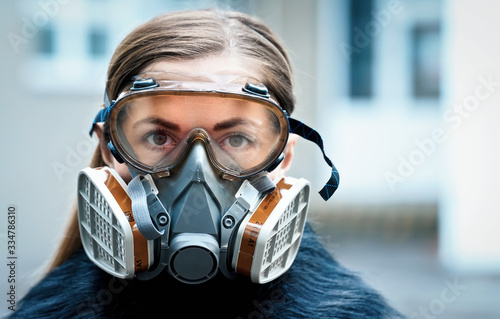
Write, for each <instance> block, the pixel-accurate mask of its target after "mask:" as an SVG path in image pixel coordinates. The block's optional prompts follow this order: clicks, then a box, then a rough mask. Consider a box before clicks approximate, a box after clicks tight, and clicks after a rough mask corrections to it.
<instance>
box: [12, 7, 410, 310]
mask: <svg viewBox="0 0 500 319" xmlns="http://www.w3.org/2000/svg"><path fill="white" fill-rule="evenodd" d="M165 71H168V74H181V75H183V77H184V78H183V79H182V81H185V74H191V75H192V74H204V75H207V74H208V75H214V76H215V77H216V78H217V79H219V78H220V77H222V78H224V77H225V76H228V75H232V74H237V75H243V76H245V77H246V79H256V81H258V82H260V83H261V84H262V85H261V86H259V85H258V86H257V89H255V87H251V88H250V91H251V92H250V93H249V94H250V95H252V94H254V95H255V94H256V92H257V91H256V90H259V89H260V88H267V90H268V92H269V93H270V95H271V96H272V98H273V99H274V100H275V101H276V105H279V106H281V108H282V109H284V111H286V112H287V113H288V114H291V113H292V111H293V108H294V96H293V93H292V92H293V86H292V73H291V68H290V65H289V60H288V57H287V54H286V52H285V50H284V49H283V46H282V45H281V44H280V42H279V40H278V39H277V38H276V36H275V35H274V34H273V33H272V31H271V30H269V28H268V27H267V26H265V25H264V24H263V23H262V22H260V21H259V20H257V19H254V18H251V17H249V16H247V15H244V14H241V13H237V12H223V11H218V10H202V11H187V12H177V13H169V14H165V15H161V16H159V17H157V18H155V19H152V20H151V21H149V22H147V23H145V24H143V25H141V26H139V27H138V28H136V29H135V30H134V31H133V32H132V33H131V34H129V35H128V36H127V37H126V38H125V39H124V40H123V41H122V43H121V44H120V45H119V46H118V48H117V50H116V52H115V54H114V55H113V57H112V60H111V63H110V66H109V70H108V80H107V83H106V95H107V97H110V99H118V100H119V101H120V98H119V95H120V92H123V91H124V88H125V87H127V85H128V88H129V89H130V90H133V89H134V86H135V85H136V82H134V84H133V85H132V86H130V79H131V78H134V76H137V75H138V74H157V73H161V72H165ZM162 74H163V73H162ZM134 79H136V78H134ZM144 79H145V80H146V81H148V80H149V78H139V80H144ZM170 80H172V79H170ZM182 81H181V82H182ZM203 81H205V82H210V81H211V80H206V79H204V80H203ZM188 82H189V81H187V82H186V83H188ZM215 82H217V83H218V82H219V80H216V81H215ZM182 83H185V82H182ZM189 83H191V82H189ZM248 83H250V82H247V84H248ZM139 84H140V85H143V84H144V83H142V82H141V83H139ZM139 84H138V85H139ZM153 84H155V85H157V83H156V82H153ZM160 87H161V85H160ZM130 90H129V93H130V95H127V94H125V96H132V95H131V94H133V93H134V92H131V91H130ZM207 92H208V91H207ZM261 93H262V92H260V93H257V95H259V94H260V95H266V94H267V91H266V92H263V93H266V94H261ZM207 94H209V93H207ZM210 94H211V93H210ZM245 94H246V93H245ZM247 95H248V94H247ZM250 95H248V96H246V97H245V98H249V99H254V100H255V101H256V100H258V99H259V100H266V99H269V97H259V98H258V99H257V98H253V97H251V96H250ZM120 96H123V94H122V95H120ZM218 96H219V95H218ZM220 96H222V95H220ZM169 98H171V99H173V97H171V96H170V97H169ZM151 99H152V98H151ZM148 101H149V102H151V101H150V100H147V101H146V102H144V103H142V105H145V104H147V103H149V102H148ZM204 101H206V100H204ZM219 101H220V100H217V103H215V102H214V105H219V104H218V103H219ZM224 101H226V100H224ZM266 101H267V100H266ZM117 103H118V102H117ZM266 103H267V102H266ZM107 104H111V106H113V105H114V102H111V103H107ZM191 104H192V103H191ZM191 104H189V105H191ZM233 104H234V103H233ZM268 104H269V103H268ZM120 105H123V106H121V107H122V109H124V110H125V109H126V110H127V112H125V113H126V116H123V118H124V120H123V122H122V123H121V124H120V125H122V126H123V127H127V125H128V126H129V127H135V126H137V125H139V126H140V124H141V123H145V122H147V123H148V125H149V124H150V122H154V123H156V122H158V120H157V119H155V120H154V121H152V120H149V117H148V118H142V119H141V120H138V121H137V122H136V123H127V120H128V119H130V118H133V112H134V108H133V107H129V105H133V102H130V103H128V104H127V103H125V102H124V103H122V104H120ZM231 105H232V104H231ZM187 106H188V104H186V105H183V108H179V109H178V111H179V112H183V111H184V110H185V107H187ZM108 107H109V106H108ZM231 107H234V106H231ZM270 107H272V106H270ZM152 108H153V109H154V107H152ZM221 110H224V109H221ZM234 110H236V108H234ZM280 112H281V111H280ZM115 113H116V112H115ZM283 113H284V112H283ZM141 114H143V115H144V113H141ZM196 114H198V113H196ZM191 115H192V114H191ZM204 115H206V116H205V119H203V120H207V119H208V118H210V115H209V114H204ZM107 116H108V115H105V114H104V115H103V113H101V114H100V115H98V117H100V118H101V119H102V118H107ZM252 116H254V115H252ZM119 117H120V116H119V115H117V116H115V118H119ZM254 117H255V116H254ZM268 117H269V116H267V117H266V116H264V117H263V118H268ZM168 119H169V118H167V119H166V120H168ZM115 120H116V121H119V120H117V119H115ZM166 120H165V119H163V122H162V125H163V127H165V126H168V125H166V124H164V122H165V121H166ZM200 120H202V119H200ZM148 121H149V122H148ZM172 121H173V120H172ZM189 121H192V116H189ZM99 122H101V121H99V120H97V121H96V123H95V125H94V126H93V131H95V132H96V133H97V135H98V136H99V139H100V145H99V147H98V149H97V150H96V153H95V154H94V157H93V159H92V163H91V164H90V166H91V167H100V166H108V167H110V168H113V169H114V170H115V171H116V172H117V173H118V175H119V177H120V178H122V179H123V180H124V181H125V182H126V183H128V184H129V187H130V188H132V186H131V185H132V184H133V183H132V182H133V181H134V180H135V179H136V178H135V177H136V176H134V175H135V173H134V172H135V170H134V168H132V169H131V168H130V165H129V166H127V165H125V164H124V163H120V162H123V158H122V157H125V161H126V162H128V163H130V162H131V161H132V162H134V161H135V162H134V163H136V164H134V165H135V167H136V168H137V167H139V168H141V169H143V170H144V167H145V166H148V165H149V166H148V167H153V166H155V167H156V166H158V163H157V162H155V163H154V165H153V164H151V163H149V162H148V161H150V159H149V158H146V159H145V158H144V157H140V155H137V153H141V154H151V153H147V152H146V153H144V152H141V151H138V150H139V149H140V148H136V146H134V137H129V136H128V134H129V133H128V131H127V130H126V129H125V128H122V126H120V127H118V128H114V126H113V124H111V125H110V124H109V123H111V120H110V122H109V123H108V122H106V124H102V123H99ZM226 122H227V121H226ZM233 122H234V121H233ZM240 122H244V121H241V120H239V122H238V123H240ZM275 122H279V120H276V121H275ZM138 123H139V124H138ZM176 123H177V122H175V121H174V126H175V125H176ZM273 123H274V122H273ZM240 124H241V123H240ZM155 125H156V124H155ZM196 125H197V126H199V124H196ZM234 125H236V124H234V123H232V124H228V123H225V124H224V125H219V126H217V125H216V126H217V128H218V129H221V127H227V126H234ZM279 125H284V126H286V125H288V124H283V123H282V124H279ZM110 126H111V128H110ZM271 126H272V124H267V125H264V126H263V127H262V128H261V129H259V130H257V129H253V131H257V132H261V131H265V130H266V128H267V129H269V127H271ZM299 126H300V124H299ZM204 129H205V127H204V128H203V129H202V131H203V132H202V133H200V131H198V130H197V131H196V132H192V131H190V132H189V133H186V134H188V135H189V136H190V138H191V139H190V140H189V141H191V140H194V142H190V143H193V144H192V145H195V144H196V143H197V142H196V141H197V140H202V142H203V143H205V144H207V143H208V142H207V140H210V139H211V138H212V137H211V136H212V135H213V134H215V133H213V132H209V133H207V132H205V130H204ZM164 130H165V129H162V131H161V132H160V133H161V134H156V135H147V138H146V137H144V138H140V139H137V140H138V141H139V146H137V147H141V146H142V145H143V144H144V143H146V144H147V145H148V147H151V145H153V146H154V147H155V149H154V152H156V147H158V146H159V145H161V146H162V147H164V145H166V144H168V143H167V142H168V141H170V140H175V137H172V136H171V134H170V133H168V134H166V133H165V134H163V133H162V132H163V131H164ZM177 130H181V129H179V128H177ZM271 131H272V130H268V131H266V132H267V133H266V134H261V135H259V138H260V139H264V138H268V137H269V135H272V133H271ZM155 132H156V131H155ZM309 133H310V132H309ZM120 136H122V137H120ZM207 136H209V137H207ZM120 138H123V140H125V141H123V142H121V143H120V142H119V143H118V144H119V145H116V144H117V140H119V139H120ZM214 140H215V139H214ZM276 140H280V141H285V140H284V139H276ZM110 141H111V142H112V143H111V144H112V145H111V147H110V146H109V144H110ZM217 141H218V142H219V140H217ZM295 141H296V138H295V137H293V135H292V136H290V138H288V141H287V142H286V146H285V145H281V144H280V147H281V148H280V149H279V151H282V152H283V154H284V155H285V156H284V160H283V157H280V160H277V162H276V160H275V162H274V164H273V163H267V162H266V169H268V170H272V171H271V173H270V177H271V178H272V179H275V178H277V177H280V176H284V175H285V173H286V172H287V170H288V169H289V167H290V164H291V160H292V157H293V149H294V146H295ZM202 142H200V143H201V144H203V143H202ZM251 142H252V141H251V138H248V137H247V136H246V135H238V136H236V137H235V136H234V135H230V138H229V139H227V138H224V140H223V141H221V142H219V143H216V144H219V145H220V147H221V148H222V150H219V151H218V150H217V149H215V150H214V149H212V152H213V153H214V154H216V155H217V152H219V153H224V152H228V150H230V149H231V148H238V150H241V149H242V148H241V147H247V146H248V145H250V144H251ZM113 143H114V145H113ZM141 143H142V144H141ZM148 143H149V144H148ZM272 143H274V144H276V143H278V142H272ZM280 143H281V142H280ZM283 143H285V142H283ZM212 144H213V143H212ZM261 144H262V143H261ZM274 144H273V145H274ZM192 147H193V148H194V146H192ZM203 147H204V148H203V149H205V148H208V146H206V145H205V146H203ZM210 147H211V148H217V147H218V146H210ZM116 148H118V149H119V151H118V152H117V151H116ZM127 148H128V149H129V151H127ZM275 148H276V147H275ZM273 150H274V148H273ZM182 152H188V151H187V150H182ZM189 152H191V150H190V151H189ZM203 152H204V151H202V153H203ZM239 152H240V151H239ZM273 152H274V151H273ZM118 153H119V154H118ZM123 153H126V154H123ZM266 153H269V152H268V151H266ZM278 153H279V152H278ZM189 154H190V153H189ZM210 154H211V155H213V154H212V153H210ZM237 154H241V153H237ZM134 156H137V157H136V158H133V157H134ZM189 156H190V155H189ZM189 156H188V155H186V157H187V158H189ZM212 157H213V156H212ZM215 157H217V156H215ZM244 157H245V160H248V156H244ZM127 158H128V159H127ZM162 158H163V157H162ZM179 158H180V157H179ZM188 160H189V159H185V158H184V157H182V161H188ZM211 160H212V161H213V159H212V158H211ZM216 161H217V159H216ZM223 161H224V159H222V160H220V159H219V160H218V161H217V163H219V162H223ZM235 161H236V162H237V163H236V164H234V167H238V168H241V167H243V168H241V169H240V171H239V172H240V173H241V172H243V171H245V169H246V168H245V167H244V166H245V165H249V167H253V166H252V165H253V164H242V163H241V162H238V160H235ZM261 161H263V160H261ZM259 163H260V162H259ZM268 164H269V165H268ZM141 165H142V166H141ZM210 165H212V164H210ZM230 165H232V164H227V166H230ZM222 166H224V164H222ZM172 167H174V166H172ZM225 167H226V166H225ZM269 167H272V168H274V169H271V168H269ZM175 169H176V168H174V170H173V172H174V174H173V175H175V173H176V171H175ZM223 169H224V168H223ZM250 170H251V169H250ZM229 171H231V169H228V168H227V167H226V173H227V172H229ZM197 172H198V173H199V172H200V171H197ZM266 176H267V175H266ZM139 189H140V190H142V188H141V187H139ZM131 197H132V196H131ZM135 212H136V210H135V209H134V214H135ZM136 217H137V216H136ZM136 219H138V218H136ZM178 219H179V220H180V218H178ZM165 222H166V223H168V218H165ZM229 222H230V220H229ZM159 225H161V223H156V224H155V225H152V226H151V225H146V226H144V225H143V226H142V227H145V228H146V227H150V229H152V232H153V233H152V234H151V238H153V237H155V236H163V233H161V232H160V230H161V227H159ZM186 225H188V224H186ZM189 225H190V224H189ZM189 225H188V226H189ZM186 227H187V226H186ZM228 227H230V226H228ZM78 228H79V225H78V218H77V213H76V212H74V213H73V215H72V221H71V223H70V225H69V227H68V230H67V232H66V235H65V237H64V240H63V242H62V243H61V246H60V248H59V249H58V251H57V254H56V256H55V258H54V260H53V263H52V267H51V272H50V273H49V274H48V275H47V276H46V277H45V278H44V279H43V280H42V281H41V282H40V283H39V284H38V285H37V286H35V287H34V288H33V289H32V290H31V291H30V292H29V293H28V295H27V296H26V297H25V298H24V299H23V301H22V302H21V305H20V308H19V309H18V310H17V311H16V312H15V313H14V315H13V317H19V318H36V317H43V318H52V317H53V318H111V317H116V318H122V317H136V316H144V317H146V316H147V317H149V316H155V315H161V316H164V317H167V316H168V317H183V318H184V317H195V316H196V317H199V316H215V317H218V318H398V317H400V314H399V313H398V312H397V311H395V310H394V309H392V308H391V307H390V306H388V305H387V304H386V303H385V301H384V300H383V298H382V297H381V296H380V295H378V294H377V293H376V292H375V291H374V290H372V289H371V288H369V287H367V286H366V285H365V284H364V283H363V282H362V281H361V280H360V279H358V278H357V277H356V276H355V275H353V274H352V273H351V272H350V271H348V270H347V269H345V268H343V267H342V266H340V265H339V264H337V262H336V261H334V260H333V259H332V257H331V256H330V255H329V254H328V252H327V251H326V250H325V249H324V248H323V247H322V246H321V245H320V244H319V243H318V241H317V239H316V237H315V235H314V233H313V232H312V230H311V229H310V227H309V226H308V225H306V226H305V231H304V234H303V238H302V243H301V245H300V250H299V252H298V254H297V257H296V259H295V261H294V264H293V266H292V267H291V268H290V269H289V270H288V271H287V272H286V273H284V274H283V275H281V276H280V277H278V278H277V279H275V280H272V281H270V282H267V283H265V284H255V283H252V282H251V281H250V280H248V278H244V277H242V276H235V278H232V279H227V278H225V277H227V276H222V275H221V274H220V273H218V274H215V273H211V274H210V276H211V277H213V278H211V279H210V280H206V281H204V282H203V283H200V284H196V285H186V284H185V283H184V282H186V281H189V280H190V279H191V278H194V277H195V276H196V274H193V273H192V272H191V273H189V272H186V273H183V270H182V269H181V270H179V271H178V272H177V273H176V274H174V275H176V276H178V277H181V279H180V280H175V279H174V278H172V277H173V276H172V271H170V274H167V273H164V272H162V273H157V274H155V278H153V279H151V280H137V279H134V280H128V279H118V278H116V277H114V276H111V275H109V274H108V273H106V272H104V271H102V270H101V269H100V268H99V267H97V266H96V265H94V264H93V263H92V262H91V261H90V260H89V258H87V256H86V255H85V252H84V251H83V249H82V248H81V246H82V243H81V240H80V235H79V229H78ZM159 228H160V229H159ZM155 231H157V232H158V235H155V234H154V232H155ZM143 233H146V231H144V232H143ZM147 236H149V235H147ZM147 236H146V235H145V237H147ZM155 238H159V237H155ZM172 246H173V244H172ZM170 258H173V257H171V256H170ZM182 281H184V282H182Z"/></svg>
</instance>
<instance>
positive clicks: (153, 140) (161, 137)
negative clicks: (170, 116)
mask: <svg viewBox="0 0 500 319" xmlns="http://www.w3.org/2000/svg"><path fill="white" fill-rule="evenodd" d="M146 141H147V142H148V143H149V144H152V145H156V146H162V145H166V144H171V143H172V142H173V141H172V138H171V137H170V136H168V134H166V133H164V132H153V133H151V134H149V135H148V136H147V137H146Z"/></svg>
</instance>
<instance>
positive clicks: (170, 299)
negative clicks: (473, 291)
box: [12, 226, 401, 319]
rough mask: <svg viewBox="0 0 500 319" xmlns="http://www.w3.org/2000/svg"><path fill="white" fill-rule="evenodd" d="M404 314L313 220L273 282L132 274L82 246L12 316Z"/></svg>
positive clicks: (197, 316)
mask: <svg viewBox="0 0 500 319" xmlns="http://www.w3.org/2000/svg"><path fill="white" fill-rule="evenodd" d="M158 315H161V317H165V318H178V317H180V318H202V317H207V316H210V317H217V318H241V319H246V318H359V319H361V318H362V319H367V318H401V315H400V314H399V313H398V312H397V311H395V310H394V309H392V308H391V307H390V306H389V305H387V303H386V302H385V301H384V299H383V298H382V297H381V296H380V295H379V294H378V293H377V292H375V291H374V290H373V289H371V288H369V287H367V286H366V285H365V284H364V283H363V282H362V281H361V280H360V279H359V278H358V277H356V276H355V275H353V274H352V273H351V272H350V271H348V270H347V269H345V268H344V267H342V266H341V265H339V264H338V263H337V262H336V261H335V260H333V259H332V258H331V256H330V255H329V254H328V252H327V251H326V250H325V249H324V248H323V247H322V246H321V245H320V244H319V242H318V241H317V239H316V235H315V234H314V233H313V232H312V230H311V228H310V227H309V226H306V231H305V234H304V238H303V240H302V244H301V247H300V251H299V253H298V255H297V258H296V260H295V262H294V264H293V266H292V268H291V269H290V270H289V271H288V272H287V273H286V274H285V275H283V276H282V277H280V278H279V279H277V280H275V281H274V282H272V283H269V284H266V285H256V284H252V283H250V282H249V280H248V279H247V278H238V279H236V280H227V279H225V278H223V277H222V276H221V277H217V278H215V279H213V280H211V281H209V282H207V283H205V284H201V285H185V284H182V283H179V282H177V281H176V280H174V279H171V278H170V277H168V276H164V277H162V278H155V279H154V280H152V281H148V282H140V281H137V280H132V281H125V280H120V279H116V278H114V277H111V276H109V275H107V274H106V273H104V272H103V271H101V270H100V269H99V268H97V267H96V266H95V265H94V264H92V262H91V261H90V260H89V259H88V258H87V256H86V255H85V253H84V252H83V250H80V251H79V252H77V253H76V254H75V255H74V256H73V257H72V258H71V259H70V260H68V261H67V262H66V263H65V264H63V265H62V266H60V267H59V268H57V269H56V270H54V271H53V272H52V273H50V274H49V275H48V276H47V277H46V278H44V279H43V280H42V281H41V282H40V283H39V284H38V285H36V286H35V287H34V288H33V289H32V290H31V291H30V292H29V293H28V294H27V296H26V297H25V298H24V299H23V300H22V302H21V304H20V307H18V310H17V311H16V312H15V313H14V314H13V316H12V318H127V317H131V318H132V317H133V318H138V317H142V318H149V317H156V316H158Z"/></svg>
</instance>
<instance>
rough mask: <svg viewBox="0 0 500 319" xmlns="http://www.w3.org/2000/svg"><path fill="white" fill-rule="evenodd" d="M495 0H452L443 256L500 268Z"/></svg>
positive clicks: (499, 74) (462, 264)
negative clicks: (493, 1) (493, 7)
mask: <svg viewBox="0 0 500 319" xmlns="http://www.w3.org/2000/svg"><path fill="white" fill-rule="evenodd" d="M491 4H492V2H491V1H488V0H480V1H474V2H471V1H466V0H461V1H455V0H453V1H448V2H447V10H446V13H447V14H446V16H445V21H446V26H447V30H446V33H447V39H448V40H447V43H446V47H447V52H446V55H445V56H446V60H447V64H446V68H447V70H446V78H445V82H444V84H445V89H446V98H445V102H444V104H445V106H446V108H445V109H444V112H446V113H445V114H446V118H447V119H448V125H447V131H446V134H447V136H448V141H447V142H446V144H445V145H444V146H445V148H446V166H444V167H443V168H444V169H445V172H446V177H445V178H444V180H443V182H444V188H443V189H444V190H445V191H444V192H443V196H442V197H441V200H442V201H441V203H442V209H441V215H440V217H441V219H440V225H441V227H440V234H441V236H440V244H441V245H440V248H441V260H442V261H443V263H444V264H445V265H447V266H448V267H449V268H451V269H454V270H457V271H465V272H481V271H486V272H494V273H500V242H499V237H498V234H499V229H500V197H499V194H500V186H499V184H498V181H499V180H500V166H499V163H500V125H499V119H500V107H499V106H500V66H499V64H498V57H499V56H500V42H499V41H498V40H497V38H498V35H497V33H498V30H499V29H500V20H499V19H498V10H493V9H492V6H491Z"/></svg>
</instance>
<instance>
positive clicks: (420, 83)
mask: <svg viewBox="0 0 500 319" xmlns="http://www.w3.org/2000/svg"><path fill="white" fill-rule="evenodd" d="M440 43H441V37H440V28H439V24H437V23H436V24H422V23H420V24H419V23H417V24H416V25H415V26H414V27H413V29H412V31H411V45H412V48H411V54H412V59H411V61H412V84H413V96H414V97H415V98H439V95H440V90H439V86H440V84H439V82H440V69H441V67H440Z"/></svg>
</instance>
